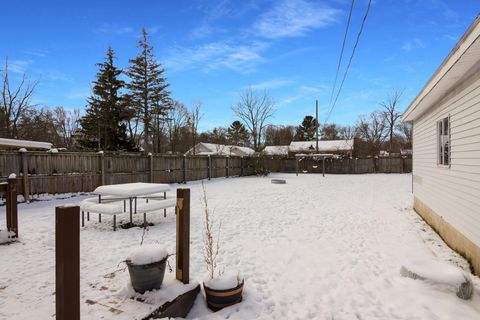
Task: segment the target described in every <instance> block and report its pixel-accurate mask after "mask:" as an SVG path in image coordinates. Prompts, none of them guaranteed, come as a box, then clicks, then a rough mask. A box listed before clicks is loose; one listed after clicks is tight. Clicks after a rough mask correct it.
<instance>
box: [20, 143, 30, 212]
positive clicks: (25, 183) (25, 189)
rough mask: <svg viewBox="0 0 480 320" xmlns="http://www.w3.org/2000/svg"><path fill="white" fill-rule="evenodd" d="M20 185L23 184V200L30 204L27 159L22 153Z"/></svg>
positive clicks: (24, 153)
mask: <svg viewBox="0 0 480 320" xmlns="http://www.w3.org/2000/svg"><path fill="white" fill-rule="evenodd" d="M21 158H22V178H23V180H22V183H23V185H22V186H23V198H24V199H25V202H26V203H29V202H30V190H29V188H28V159H27V152H22V155H21Z"/></svg>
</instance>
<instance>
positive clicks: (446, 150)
mask: <svg viewBox="0 0 480 320" xmlns="http://www.w3.org/2000/svg"><path fill="white" fill-rule="evenodd" d="M437 135H438V164H439V165H442V166H450V117H446V118H443V119H441V120H440V121H438V122H437Z"/></svg>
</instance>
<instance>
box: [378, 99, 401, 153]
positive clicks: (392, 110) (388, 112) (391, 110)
mask: <svg viewBox="0 0 480 320" xmlns="http://www.w3.org/2000/svg"><path fill="white" fill-rule="evenodd" d="M402 94H403V90H393V91H392V93H391V94H390V96H389V97H388V98H387V100H385V101H381V102H380V103H379V104H380V106H382V108H383V109H384V111H383V113H384V115H385V121H386V126H387V132H388V136H389V139H388V141H389V150H388V152H389V154H390V155H391V154H392V151H393V134H394V131H395V127H396V126H397V123H398V120H399V119H400V117H401V114H400V112H398V103H399V102H400V98H401V97H402Z"/></svg>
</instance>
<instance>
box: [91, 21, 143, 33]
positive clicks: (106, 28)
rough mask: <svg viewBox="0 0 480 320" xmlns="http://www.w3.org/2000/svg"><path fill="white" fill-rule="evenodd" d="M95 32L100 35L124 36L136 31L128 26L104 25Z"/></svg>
mask: <svg viewBox="0 0 480 320" xmlns="http://www.w3.org/2000/svg"><path fill="white" fill-rule="evenodd" d="M95 31H96V32H98V33H105V34H115V35H124V34H129V33H132V32H133V31H134V29H133V28H132V27H128V26H123V27H121V26H118V25H116V24H109V23H104V24H103V25H102V26H101V27H99V28H97V29H95Z"/></svg>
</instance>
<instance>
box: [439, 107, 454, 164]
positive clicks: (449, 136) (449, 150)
mask: <svg viewBox="0 0 480 320" xmlns="http://www.w3.org/2000/svg"><path fill="white" fill-rule="evenodd" d="M445 119H447V121H448V164H443V163H441V162H442V161H441V157H442V154H443V152H442V153H440V150H441V148H442V141H441V137H440V125H441V126H443V121H444V120H445ZM436 128H437V130H436V133H437V136H436V139H437V167H439V168H443V169H449V168H451V166H452V139H451V132H452V130H451V122H450V114H448V116H446V117H442V118H440V119H438V120H437V122H436ZM443 129H444V128H442V130H443Z"/></svg>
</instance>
